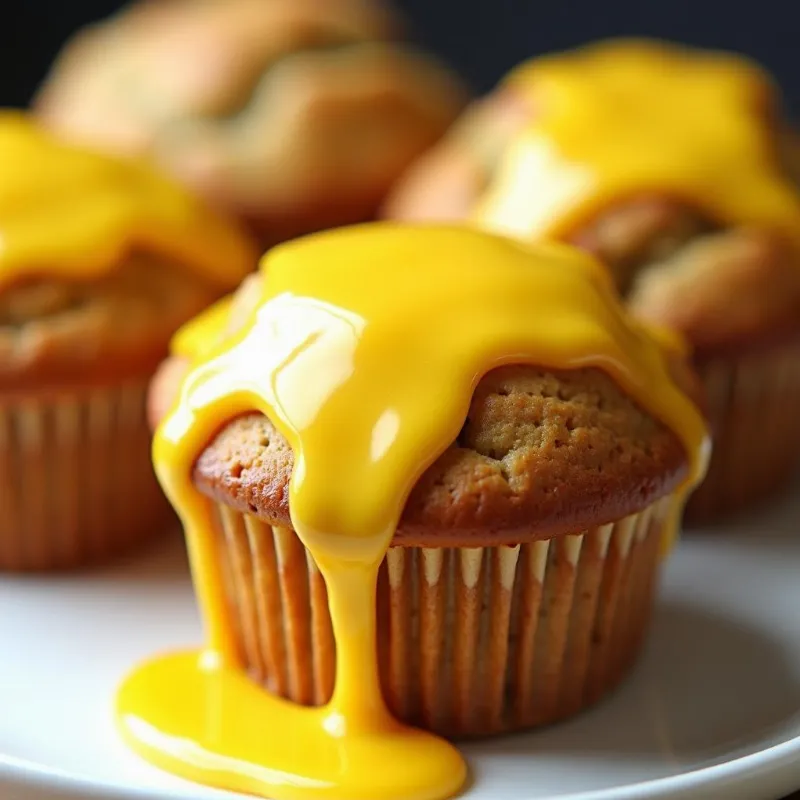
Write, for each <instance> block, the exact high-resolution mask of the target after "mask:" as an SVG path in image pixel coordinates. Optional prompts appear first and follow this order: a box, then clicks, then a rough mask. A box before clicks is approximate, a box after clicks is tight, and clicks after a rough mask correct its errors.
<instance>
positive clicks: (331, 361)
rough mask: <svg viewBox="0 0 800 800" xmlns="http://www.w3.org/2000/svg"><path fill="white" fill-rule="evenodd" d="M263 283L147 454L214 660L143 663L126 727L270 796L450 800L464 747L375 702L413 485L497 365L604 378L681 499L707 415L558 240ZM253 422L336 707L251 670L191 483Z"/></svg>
mask: <svg viewBox="0 0 800 800" xmlns="http://www.w3.org/2000/svg"><path fill="white" fill-rule="evenodd" d="M260 287H261V297H260V301H259V303H258V304H257V306H256V308H255V311H254V312H253V313H252V314H251V315H250V317H249V318H248V319H247V320H246V321H245V322H244V325H243V327H242V328H241V330H239V331H238V332H237V333H234V334H232V335H230V336H228V337H227V339H225V340H224V341H222V342H220V343H219V344H218V345H216V346H215V347H211V348H207V349H203V350H202V354H201V355H198V357H197V358H196V360H195V361H194V367H193V370H192V372H191V373H190V374H189V376H188V377H187V379H186V380H185V382H184V384H183V388H182V392H181V395H180V397H179V399H178V402H177V404H176V406H175V408H174V409H173V411H172V412H171V413H170V414H169V415H168V417H167V418H166V419H165V420H164V422H163V423H162V424H161V426H160V427H159V430H158V431H157V433H156V437H155V441H154V447H153V453H154V463H155V465H156V470H157V472H158V475H159V478H160V480H161V482H162V485H163V487H164V489H165V491H166V492H167V495H168V496H169V498H170V500H171V501H172V503H173V505H174V506H175V507H176V509H177V510H178V512H179V514H180V516H181V519H182V521H183V524H184V527H185V531H186V538H187V543H188V548H189V554H190V561H191V567H192V573H193V579H194V584H195V589H196V592H197V597H198V602H199V606H200V611H201V615H202V618H203V621H204V624H205V629H206V647H205V649H204V650H203V651H202V652H199V653H198V652H194V653H188V654H178V655H174V656H167V657H165V658H160V659H157V660H155V661H152V662H150V663H149V664H145V665H144V666H142V667H141V668H139V669H138V670H137V671H135V672H134V673H133V674H132V675H131V676H130V677H129V678H128V679H127V681H126V682H125V684H124V685H123V686H122V688H121V690H120V692H119V695H118V698H117V716H118V722H119V726H120V729H121V731H122V733H123V736H124V737H125V739H126V741H127V742H128V743H129V745H130V746H131V747H133V748H134V749H135V750H136V751H138V752H139V753H140V754H142V755H143V756H145V757H146V758H147V759H149V760H150V761H152V762H153V763H155V764H157V765H159V766H161V767H163V768H165V769H167V770H170V771H173V772H176V773H178V774H180V775H183V776H185V777H188V778H190V779H193V780H197V781H199V782H202V783H207V784H211V785H215V786H220V787H223V788H229V789H234V790H239V791H248V792H252V793H255V794H260V795H264V796H268V797H274V798H277V800H294V798H299V799H304V798H320V797H322V798H325V797H328V798H334V797H336V798H349V799H352V800H356V799H357V798H365V800H366V798H372V800H374V799H375V798H398V800H399V798H408V799H409V800H411V799H415V800H416V799H419V800H422V799H423V798H430V800H437V798H445V797H448V796H451V795H452V794H453V793H455V792H456V791H457V790H458V788H459V787H460V786H461V785H462V783H463V781H464V779H465V776H466V766H465V764H464V762H463V760H462V759H461V757H460V756H459V754H458V752H457V751H456V750H455V748H454V747H453V746H452V745H450V744H449V743H447V742H445V741H444V740H442V739H440V738H438V737H436V736H433V735H432V734H429V733H425V732H423V731H419V730H416V729H413V728H409V727H407V726H405V725H402V724H401V723H399V722H397V721H396V720H395V719H394V718H393V717H392V716H391V714H390V713H389V711H388V710H387V707H386V705H385V703H384V700H383V697H382V695H381V689H380V684H379V678H378V666H377V657H376V606H375V602H376V582H377V574H378V568H379V565H380V563H381V561H382V559H383V557H384V555H385V553H386V550H387V549H388V547H389V544H390V542H391V538H392V536H393V533H394V531H395V529H396V527H397V523H398V520H399V518H400V515H401V512H402V510H403V506H404V504H405V501H406V498H407V496H408V494H409V492H410V490H411V488H412V487H413V485H414V483H415V482H416V481H417V479H418V478H419V477H420V476H421V474H422V473H423V471H424V470H425V469H426V468H427V467H428V466H429V465H430V464H431V463H432V462H433V461H434V460H435V459H436V458H437V457H438V456H439V454H440V453H441V452H443V451H444V450H445V449H446V448H447V447H448V446H449V445H450V443H451V442H452V441H454V440H455V438H456V437H457V435H458V432H459V430H460V429H461V426H462V423H463V421H464V419H465V417H466V414H467V410H468V407H469V402H470V399H471V397H472V393H473V390H474V388H475V386H476V384H477V382H478V380H479V379H480V378H481V377H482V376H483V375H484V374H485V373H486V372H488V371H489V370H491V369H492V368H494V367H497V366H501V365H503V364H520V363H530V364H534V365H537V366H542V367H545V368H554V369H575V368H582V367H591V366H593V367H598V368H600V369H603V370H605V371H606V372H607V373H609V374H610V375H611V377H612V378H614V379H615V380H616V381H617V383H618V384H619V385H620V386H621V388H622V389H623V390H624V391H626V392H628V393H629V394H630V395H631V396H632V397H633V398H634V399H636V400H637V401H639V402H640V404H641V405H642V406H643V407H644V408H646V409H648V410H649V411H650V412H651V413H652V414H653V416H655V417H656V418H658V419H660V420H661V421H663V422H664V424H665V425H667V426H668V427H670V428H671V429H672V430H674V431H675V433H676V435H677V436H678V437H679V438H680V439H681V441H682V442H683V444H684V446H685V449H686V452H687V455H688V458H689V462H690V470H689V475H688V477H687V479H686V481H685V486H686V487H689V486H691V485H692V484H693V483H694V482H695V481H696V480H698V478H699V477H701V476H702V473H703V470H704V467H705V461H706V458H707V450H708V447H707V438H706V431H705V427H704V423H703V421H702V419H701V417H700V415H699V413H698V412H697V410H696V409H695V408H694V406H693V405H692V403H691V402H690V401H689V400H688V399H687V398H686V397H685V396H684V395H683V393H682V392H681V391H680V390H679V389H678V388H677V387H676V386H675V384H674V383H673V382H672V379H671V377H670V375H669V368H668V365H667V356H666V353H665V351H664V349H663V341H662V337H651V336H649V335H648V334H647V333H646V332H645V331H644V330H643V328H642V327H641V325H640V324H639V323H634V322H632V321H631V320H629V319H628V317H627V315H626V314H625V312H624V311H623V310H622V309H621V308H620V306H619V303H618V301H617V299H616V297H615V294H614V290H613V288H612V286H611V283H610V280H609V278H608V277H607V275H606V273H605V271H604V270H603V269H602V268H601V267H600V266H599V265H598V264H597V263H596V262H594V261H593V260H592V259H591V258H590V257H588V256H586V255H583V254H581V253H578V252H577V251H574V250H571V249H568V248H565V247H560V246H538V247H537V248H535V249H532V248H529V247H527V246H525V245H522V244H518V243H514V242H512V241H510V240H505V239H503V238H500V237H496V236H491V235H488V234H482V233H479V232H477V231H469V230H466V229H458V228H438V227H415V228H410V227H401V226H393V225H389V224H374V225H369V226H360V227H356V228H351V229H342V230H338V231H334V232H330V233H325V234H318V235H315V236H311V237H307V238H306V239H302V240H299V241H296V242H293V243H290V244H288V245H284V246H281V247H278V248H276V249H275V250H273V251H272V252H271V253H270V254H269V255H268V256H267V257H266V258H265V259H264V261H263V263H262V275H261V283H260ZM197 326H199V327H200V330H198V328H197ZM203 326H207V327H208V334H209V337H211V336H213V335H214V334H215V333H219V330H220V327H221V326H220V324H219V317H218V314H215V313H211V314H210V315H209V316H207V317H205V318H203V317H201V318H200V320H199V321H198V322H197V323H195V324H194V326H192V325H191V324H190V327H189V328H187V329H186V330H185V331H184V333H183V334H182V335H181V337H180V338H181V341H183V342H184V346H189V347H191V346H193V345H192V343H194V344H195V345H199V343H200V342H202V340H203V336H202V335H201V334H202V328H203ZM659 342H661V343H659ZM253 410H256V411H260V412H262V413H264V414H266V415H267V416H268V417H269V418H270V420H271V421H272V422H273V424H275V425H276V427H277V428H278V429H279V430H280V431H281V433H283V435H284V436H285V437H286V438H287V440H288V441H289V443H290V445H291V446H292V448H293V450H294V452H295V468H294V471H293V475H292V479H291V485H290V512H291V519H292V525H293V528H294V530H295V531H296V532H297V535H298V536H299V538H300V539H301V541H302V542H303V544H304V545H305V546H306V547H307V549H308V550H309V552H310V553H311V555H312V556H313V558H314V560H315V562H316V564H317V566H318V568H319V570H320V572H321V573H322V575H323V577H324V579H325V582H326V585H327V590H328V602H329V607H330V614H331V619H332V623H333V633H334V639H335V642H336V674H335V684H334V692H333V696H332V699H331V701H330V703H329V704H328V705H327V706H324V707H322V708H303V707H300V706H298V705H294V704H292V703H290V702H288V701H285V700H282V699H279V698H277V697H274V696H271V695H270V694H269V693H268V692H266V691H265V690H264V689H262V688H261V687H260V686H258V685H256V684H255V683H253V682H251V681H250V680H249V679H248V678H247V676H246V675H245V674H244V671H243V670H242V669H241V666H240V664H239V659H238V655H237V652H236V648H235V645H234V642H233V638H232V631H231V630H230V628H229V625H228V623H227V617H226V609H225V600H224V594H223V576H222V575H221V572H220V567H219V563H218V560H217V557H216V553H215V545H214V536H213V534H214V531H213V527H212V526H213V522H212V517H211V509H210V504H209V501H208V500H207V499H206V498H205V497H203V496H202V495H201V494H200V493H199V492H198V491H197V490H196V489H195V488H194V487H193V485H192V482H191V472H192V466H193V464H194V461H195V459H196V458H197V456H198V455H199V453H200V452H201V451H202V450H203V448H204V447H205V446H206V445H207V443H208V442H209V440H210V439H211V438H212V436H213V435H214V434H215V433H216V432H217V431H218V430H219V429H220V428H221V427H222V426H224V425H225V424H226V423H227V422H229V421H230V420H231V419H232V418H234V417H235V416H237V415H239V414H242V413H246V412H249V411H253Z"/></svg>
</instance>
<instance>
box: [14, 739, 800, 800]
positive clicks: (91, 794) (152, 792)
mask: <svg viewBox="0 0 800 800" xmlns="http://www.w3.org/2000/svg"><path fill="white" fill-rule="evenodd" d="M798 755H800V734H798V735H797V736H792V737H791V738H789V739H786V740H785V741H781V742H777V743H775V744H772V745H770V746H769V747H766V748H764V749H762V750H757V751H755V752H753V753H748V754H746V755H742V756H738V757H736V758H733V759H730V760H729V761H722V762H720V763H717V764H711V765H709V766H706V767H699V768H697V769H694V770H689V771H686V772H680V773H677V774H675V775H667V776H664V777H661V778H653V779H651V780H647V781H637V782H636V783H631V784H628V785H626V786H616V787H615V786H612V787H608V788H605V789H597V790H590V791H588V792H577V793H576V792H571V793H569V794H558V795H554V796H553V797H554V800H659V799H660V798H669V797H675V796H676V794H675V793H676V792H681V793H685V792H687V791H689V790H691V791H693V792H694V791H697V790H698V789H704V788H711V787H713V786H714V785H715V784H721V785H724V784H727V783H730V782H732V781H736V780H744V779H746V778H748V777H753V773H755V772H763V771H764V770H768V771H770V772H772V773H773V775H774V773H776V772H780V773H783V771H784V770H785V771H787V774H788V768H789V767H794V771H795V772H796V773H797V777H798V784H800V759H798V758H797V756H798ZM181 780H182V779H181ZM184 782H185V783H186V785H187V787H191V785H192V784H191V782H190V781H184ZM4 785H5V786H6V788H21V789H23V790H24V789H25V788H26V786H27V787H28V788H30V789H36V790H48V789H50V790H52V789H55V790H58V791H59V792H67V793H68V794H74V796H75V798H76V800H77V798H79V797H80V798H84V799H85V800H173V799H174V800H186V797H187V792H188V791H189V789H188V788H187V790H186V791H184V790H178V789H174V788H172V787H164V788H158V789H153V788H148V787H137V786H133V785H127V784H122V783H113V782H109V781H94V780H90V779H86V778H82V777H80V776H77V775H71V774H70V773H68V772H65V771H63V770H60V769H52V768H48V767H46V766H44V765H41V764H37V763H35V762H32V761H28V760H26V759H21V758H18V757H16V756H9V755H7V754H2V753H0V788H3V786H4ZM798 788H800V785H798ZM203 789H204V790H206V791H207V790H208V789H209V787H203ZM216 791H217V792H218V793H219V794H220V797H221V798H224V797H228V796H234V797H235V796H237V795H235V794H232V793H230V792H225V791H222V790H216ZM789 791H792V790H791V789H790V790H789ZM78 793H80V794H78ZM251 796H253V795H242V797H251ZM679 796H683V795H679ZM686 796H688V795H686ZM254 797H257V796H254ZM518 800H534V798H533V797H530V796H526V797H519V798H518Z"/></svg>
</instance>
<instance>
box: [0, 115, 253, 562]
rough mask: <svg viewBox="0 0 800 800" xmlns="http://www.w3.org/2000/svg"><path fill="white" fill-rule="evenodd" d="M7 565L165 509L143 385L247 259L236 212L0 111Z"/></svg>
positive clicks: (1, 527)
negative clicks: (174, 339) (230, 216)
mask: <svg viewBox="0 0 800 800" xmlns="http://www.w3.org/2000/svg"><path fill="white" fill-rule="evenodd" d="M0 241H2V243H3V246H2V247H0V508H2V510H3V513H2V515H0V569H9V570H35V569H52V568H63V567H71V566H77V565H81V564H85V563H89V562H91V561H96V560H98V559H101V558H103V557H106V556H108V555H110V554H112V553H114V552H117V551H119V550H121V549H123V548H125V547H126V546H128V545H129V544H132V543H134V542H136V541H139V540H143V539H145V538H147V537H149V536H152V535H153V534H154V533H156V532H158V531H159V530H160V529H161V528H162V527H163V525H164V523H165V521H166V520H167V519H169V516H168V514H169V509H168V504H167V503H166V501H165V500H164V498H163V495H162V494H161V491H160V489H159V487H158V484H157V482H156V480H155V476H154V474H153V470H152V466H151V463H150V436H149V431H148V427H147V424H146V416H145V400H146V391H147V385H148V382H149V379H150V376H151V375H152V373H153V371H154V369H155V368H156V366H157V365H158V363H159V362H160V361H161V360H162V359H163V358H164V356H165V354H166V352H167V348H168V342H169V339H170V337H171V335H172V334H173V332H174V331H175V329H176V328H178V327H179V326H180V325H181V324H182V323H183V322H185V321H186V320H187V319H189V318H190V317H192V316H194V315H195V314H197V313H198V312H199V311H201V310H202V309H203V308H204V307H205V306H207V305H208V304H209V303H210V302H212V301H213V300H215V299H216V298H217V297H219V296H220V295H221V294H223V293H224V292H225V291H230V290H231V289H232V288H234V287H235V286H236V285H237V284H238V283H239V282H240V280H241V279H242V278H243V277H244V276H245V275H246V274H247V273H248V271H250V270H252V269H253V267H254V266H255V263H256V251H255V249H254V247H253V245H252V243H251V242H250V241H249V239H248V238H247V237H246V236H245V234H244V233H243V232H241V231H240V230H239V229H238V227H237V226H236V225H235V224H233V223H231V222H228V221H226V220H224V219H223V218H220V217H218V216H216V215H215V214H213V213H212V212H210V211H209V210H208V209H207V208H206V207H205V206H204V205H203V204H202V203H200V202H199V201H198V200H196V199H195V198H194V197H192V196H190V195H189V194H188V193H187V192H186V191H185V190H184V189H183V188H181V187H179V186H178V185H176V184H173V183H172V182H171V181H169V180H167V179H165V178H163V177H162V176H160V175H159V174H158V173H157V172H155V171H154V170H153V169H152V168H151V167H150V166H147V165H145V164H141V163H138V162H135V161H123V160H117V159H115V158H110V157H106V156H99V155H95V154H93V153H91V152H88V151H84V150H81V149H78V148H73V147H72V146H69V145H66V144H64V143H62V142H60V141H58V140H56V139H55V138H53V137H52V136H51V134H49V133H46V132H44V131H43V130H41V129H40V128H39V127H38V126H36V124H35V123H33V122H31V121H30V120H29V119H26V118H25V117H23V116H22V115H19V114H16V113H11V112H5V113H2V114H0Z"/></svg>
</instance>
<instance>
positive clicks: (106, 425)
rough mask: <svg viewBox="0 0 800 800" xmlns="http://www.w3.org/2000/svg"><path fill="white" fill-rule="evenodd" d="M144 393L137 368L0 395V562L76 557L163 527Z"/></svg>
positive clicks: (50, 562) (17, 566)
mask: <svg viewBox="0 0 800 800" xmlns="http://www.w3.org/2000/svg"><path fill="white" fill-rule="evenodd" d="M146 393H147V380H146V379H145V378H141V379H137V380H134V381H131V382H128V383H125V384H120V385H114V386H105V387H91V388H88V387H87V388H84V389H74V390H64V391H49V392H47V393H45V392H42V393H39V394H37V393H26V394H20V395H15V396H13V397H11V396H10V397H4V398H2V399H0V508H1V509H2V515H0V569H4V570H14V571H22V570H50V569H64V568H69V567H76V566H81V565H84V564H89V563H92V562H95V561H99V560H101V559H103V558H106V557H108V556H110V555H112V554H114V553H117V552H119V551H121V550H123V549H125V548H127V547H129V546H131V545H133V544H134V543H136V542H139V541H141V540H144V539H147V538H149V537H150V536H151V535H153V534H154V533H156V532H157V531H159V530H161V529H163V527H164V526H165V525H166V523H167V521H168V520H169V519H170V514H171V512H170V510H169V506H168V504H167V502H166V499H165V498H164V496H163V494H162V492H161V490H160V488H159V486H158V483H157V481H156V478H155V475H154V473H153V468H152V465H151V462H150V432H149V430H148V427H147V422H146V419H145V398H146Z"/></svg>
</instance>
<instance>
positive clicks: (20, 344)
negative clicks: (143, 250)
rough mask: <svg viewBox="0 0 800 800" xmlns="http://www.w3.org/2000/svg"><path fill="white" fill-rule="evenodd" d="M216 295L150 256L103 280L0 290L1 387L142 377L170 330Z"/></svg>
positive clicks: (135, 257) (44, 280)
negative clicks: (133, 376)
mask: <svg viewBox="0 0 800 800" xmlns="http://www.w3.org/2000/svg"><path fill="white" fill-rule="evenodd" d="M218 295H219V288H218V287H216V286H211V285H208V284H206V283H204V282H203V281H200V280H191V281H188V280H186V275H185V270H182V269H180V268H179V267H177V266H176V265H173V264H166V263H164V261H163V259H159V258H157V257H154V256H151V255H144V254H132V255H130V256H129V257H128V258H127V259H126V260H125V262H124V263H123V264H121V265H120V266H119V268H118V269H115V270H113V271H112V272H110V273H109V274H107V275H105V276H103V277H101V278H98V279H92V280H87V281H65V280H61V279H58V278H53V277H44V276H43V277H41V278H38V279H26V280H24V281H20V282H18V283H12V284H9V285H8V286H6V287H4V288H3V290H2V292H0V386H4V387H7V388H9V389H24V388H25V387H26V386H27V385H28V384H30V385H35V386H37V387H40V388H41V387H42V386H46V385H48V383H50V382H52V383H53V384H55V385H59V384H63V383H65V382H67V383H69V382H71V381H80V380H81V379H84V378H86V377H87V376H91V375H97V374H98V371H99V372H100V373H101V374H102V377H103V379H104V380H106V379H109V378H110V377H111V376H113V375H114V374H115V372H118V373H119V374H120V375H123V376H130V375H132V374H137V372H138V373H139V374H142V375H144V374H146V373H147V372H149V371H152V369H154V368H155V365H156V364H157V363H158V362H159V360H160V359H162V358H163V357H164V356H165V355H166V348H167V343H168V341H169V338H170V336H171V334H172V332H173V331H174V330H175V329H176V328H177V327H178V326H179V325H180V324H181V323H182V322H184V321H185V320H187V319H189V318H190V317H192V316H194V315H195V314H197V313H199V312H200V311H201V310H202V309H203V308H204V307H205V306H207V305H208V304H209V303H211V302H212V301H213V300H214V299H215V298H216V297H217V296H218ZM98 365H102V369H100V370H98Z"/></svg>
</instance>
